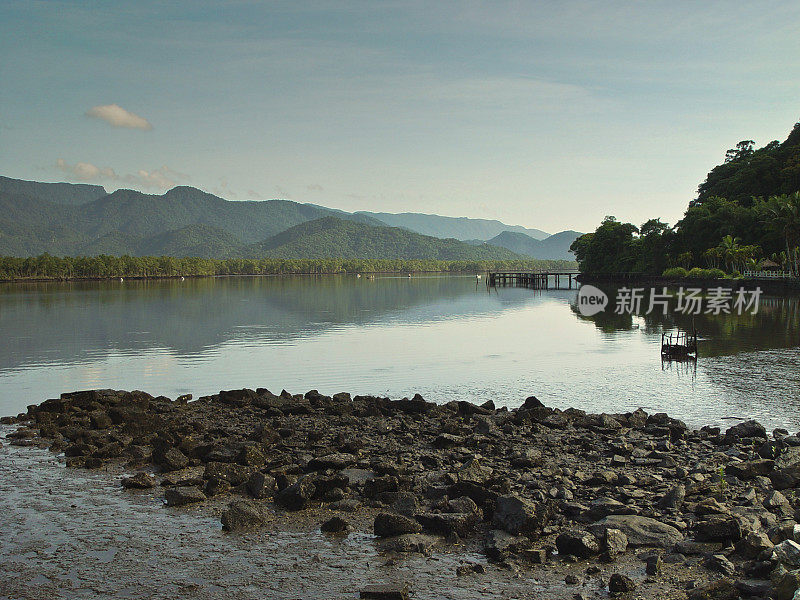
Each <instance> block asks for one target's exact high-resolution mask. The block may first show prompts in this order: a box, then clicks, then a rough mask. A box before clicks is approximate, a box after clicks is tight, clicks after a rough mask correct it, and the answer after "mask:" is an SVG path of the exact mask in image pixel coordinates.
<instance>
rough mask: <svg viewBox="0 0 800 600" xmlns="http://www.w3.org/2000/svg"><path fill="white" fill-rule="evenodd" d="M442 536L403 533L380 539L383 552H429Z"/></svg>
mask: <svg viewBox="0 0 800 600" xmlns="http://www.w3.org/2000/svg"><path fill="white" fill-rule="evenodd" d="M441 539H442V538H440V537H437V536H434V535H425V534H422V533H405V534H403V535H397V536H394V537H389V538H384V539H382V540H381V541H380V548H381V550H383V551H384V552H418V553H420V554H429V553H430V552H431V550H433V548H434V547H435V546H436V545H437V544H438V543H439V541H440V540H441Z"/></svg>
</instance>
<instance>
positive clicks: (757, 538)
mask: <svg viewBox="0 0 800 600" xmlns="http://www.w3.org/2000/svg"><path fill="white" fill-rule="evenodd" d="M772 547H773V543H772V542H771V541H770V539H769V537H767V534H765V533H761V532H756V531H753V532H750V533H748V534H747V536H746V537H744V538H742V539H741V540H739V542H737V544H736V552H738V553H739V554H740V555H741V556H743V557H744V558H749V559H754V558H756V557H758V555H759V554H761V553H762V552H763V551H764V550H769V549H770V548H772Z"/></svg>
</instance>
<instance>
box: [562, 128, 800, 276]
mask: <svg viewBox="0 0 800 600" xmlns="http://www.w3.org/2000/svg"><path fill="white" fill-rule="evenodd" d="M572 250H573V251H574V252H575V255H576V258H577V259H578V263H579V266H580V268H581V270H582V271H584V272H588V273H620V272H626V273H631V272H635V273H646V274H655V275H661V274H662V273H666V272H667V270H668V271H669V275H670V276H676V277H677V276H683V275H684V274H686V273H687V272H688V273H691V272H695V273H699V274H698V275H697V276H698V277H699V276H705V275H704V274H703V273H702V272H701V271H702V270H709V269H710V270H716V271H717V272H716V274H717V275H719V274H720V273H722V274H725V273H727V274H728V275H733V276H736V275H737V274H741V273H742V272H744V271H758V270H761V269H764V268H769V269H773V270H779V271H784V272H789V273H792V274H793V275H794V276H800V123H797V124H796V125H795V126H794V128H793V129H792V131H791V133H790V134H789V136H788V137H787V138H786V140H784V141H783V142H777V141H775V142H770V143H769V144H767V145H766V146H764V147H762V148H759V149H754V142H753V141H752V140H745V141H742V142H739V143H738V144H737V145H736V147H735V148H731V149H730V150H728V151H727V153H726V154H725V158H724V162H722V164H720V165H718V166H716V167H714V168H713V169H712V170H711V171H710V172H709V174H708V176H707V177H706V179H705V181H704V182H703V183H701V184H700V186H699V187H698V195H697V198H695V199H694V200H692V201H691V202H689V207H688V208H687V210H686V213H685V214H684V216H683V218H682V219H681V220H680V221H678V223H677V224H675V225H674V226H672V227H670V226H669V225H668V224H667V223H663V222H662V221H660V220H659V219H650V220H648V221H647V222H646V223H643V224H642V225H641V226H637V225H634V224H633V223H625V222H624V221H617V220H616V219H615V218H614V217H607V218H606V219H605V220H604V221H603V223H601V225H600V226H599V227H598V228H597V229H596V230H595V231H594V232H593V233H588V234H586V235H583V236H581V237H579V238H578V239H577V240H575V242H574V243H573V244H572ZM723 272H724V273H723Z"/></svg>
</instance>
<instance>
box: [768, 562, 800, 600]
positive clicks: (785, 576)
mask: <svg viewBox="0 0 800 600" xmlns="http://www.w3.org/2000/svg"><path fill="white" fill-rule="evenodd" d="M770 579H771V580H772V598H773V599H774V600H794V598H795V595H796V594H797V590H798V589H800V570H794V571H787V570H786V569H785V568H783V567H779V568H777V569H775V570H774V571H773V572H772V576H771V577H770Z"/></svg>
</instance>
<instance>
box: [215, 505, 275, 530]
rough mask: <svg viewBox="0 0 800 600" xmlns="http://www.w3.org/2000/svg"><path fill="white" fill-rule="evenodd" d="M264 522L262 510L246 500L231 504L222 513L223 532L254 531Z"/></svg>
mask: <svg viewBox="0 0 800 600" xmlns="http://www.w3.org/2000/svg"><path fill="white" fill-rule="evenodd" d="M265 522H266V519H265V515H264V512H263V509H262V508H261V507H260V506H257V505H256V504H255V503H253V502H250V501H247V500H237V501H235V502H231V503H230V504H229V505H228V508H227V509H226V510H225V511H224V512H223V513H222V528H223V529H224V530H225V531H244V530H247V529H255V528H257V527H261V526H262V525H263V524H264V523H265Z"/></svg>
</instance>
